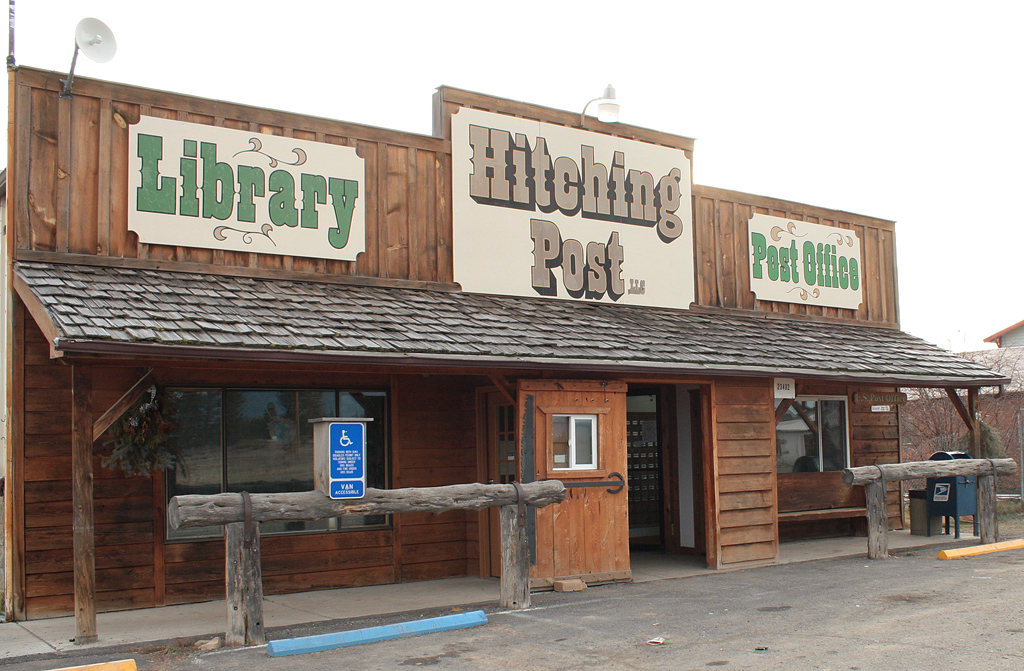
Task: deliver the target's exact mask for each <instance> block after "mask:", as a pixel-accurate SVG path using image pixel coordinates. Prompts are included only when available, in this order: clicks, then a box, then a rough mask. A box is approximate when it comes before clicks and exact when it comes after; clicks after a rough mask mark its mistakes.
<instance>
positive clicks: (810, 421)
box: [793, 403, 818, 435]
mask: <svg viewBox="0 0 1024 671" xmlns="http://www.w3.org/2000/svg"><path fill="white" fill-rule="evenodd" d="M793 409H794V410H796V414H798V415H800V419H802V420H804V424H806V425H807V428H808V429H810V430H811V433H813V434H814V435H818V423H817V422H815V421H814V418H813V417H811V416H810V415H808V414H807V411H806V410H804V407H803V406H802V405H800V404H799V403H794V404H793Z"/></svg>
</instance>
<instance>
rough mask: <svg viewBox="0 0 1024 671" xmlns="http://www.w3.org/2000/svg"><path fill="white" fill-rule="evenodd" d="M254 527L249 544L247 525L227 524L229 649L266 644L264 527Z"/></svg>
mask: <svg viewBox="0 0 1024 671" xmlns="http://www.w3.org/2000/svg"><path fill="white" fill-rule="evenodd" d="M252 525H253V531H252V534H253V538H252V542H251V544H250V546H249V547H246V544H245V523H244V522H232V523H231V524H228V525H226V534H225V536H224V554H225V559H224V561H225V572H224V579H225V583H226V585H225V586H226V588H227V606H228V630H227V633H226V634H225V636H224V643H225V645H228V646H240V645H263V644H264V643H266V642H267V637H266V634H265V632H264V630H263V571H262V569H261V567H260V525H259V524H257V523H256V522H253V523H252Z"/></svg>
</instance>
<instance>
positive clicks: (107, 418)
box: [92, 368, 155, 442]
mask: <svg viewBox="0 0 1024 671" xmlns="http://www.w3.org/2000/svg"><path fill="white" fill-rule="evenodd" d="M154 383H155V378H154V376H153V369H152V368H150V369H148V370H147V371H146V373H145V375H143V376H142V377H141V378H139V381H138V382H136V383H135V384H133V385H132V388H131V389H129V390H128V391H126V392H125V393H124V396H122V397H121V398H119V399H117V401H115V402H114V405H112V406H110V407H109V408H108V409H107V411H106V412H105V413H103V414H102V415H100V418H99V419H97V420H96V421H95V422H93V425H92V439H93V441H94V442H95V441H97V440H99V438H100V436H102V435H103V433H104V432H105V431H106V430H107V429H109V428H110V426H111V425H112V424H113V423H114V422H116V421H117V420H119V419H120V418H121V415H123V414H124V413H125V412H126V411H127V410H128V409H129V408H130V407H132V406H133V405H135V402H136V401H138V400H139V399H140V398H142V395H143V394H145V393H146V391H147V390H149V388H150V387H152V386H153V384H154Z"/></svg>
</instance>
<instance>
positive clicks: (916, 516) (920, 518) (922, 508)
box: [909, 489, 942, 536]
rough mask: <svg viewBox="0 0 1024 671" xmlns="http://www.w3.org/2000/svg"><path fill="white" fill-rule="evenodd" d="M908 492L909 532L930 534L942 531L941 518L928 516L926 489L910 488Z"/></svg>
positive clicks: (918, 534)
mask: <svg viewBox="0 0 1024 671" xmlns="http://www.w3.org/2000/svg"><path fill="white" fill-rule="evenodd" d="M909 494H910V533H911V534H912V535H914V536H931V535H934V534H940V533H942V518H941V517H932V518H931V519H929V518H928V490H926V489H911V490H910V492H909ZM929 526H930V527H931V528H930V529H929Z"/></svg>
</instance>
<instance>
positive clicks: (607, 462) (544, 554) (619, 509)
mask: <svg viewBox="0 0 1024 671" xmlns="http://www.w3.org/2000/svg"><path fill="white" fill-rule="evenodd" d="M519 413H520V415H519V418H520V420H519V421H520V422H521V426H522V439H521V441H520V459H521V461H522V469H523V476H524V477H523V479H524V480H526V479H527V477H526V476H527V474H528V473H532V474H533V478H531V479H536V480H540V479H557V480H561V481H562V482H564V483H565V484H566V486H567V488H568V495H567V497H566V500H565V501H564V502H562V503H560V504H557V505H552V506H547V507H546V508H541V509H539V510H537V512H536V525H535V528H536V536H535V549H536V564H535V565H534V566H533V568H532V570H531V574H530V576H531V585H534V586H544V585H549V584H550V583H551V582H552V581H554V580H556V579H563V578H582V579H584V580H585V581H587V582H589V583H597V582H608V581H612V580H628V579H630V577H631V574H630V570H629V508H628V490H627V488H626V487H625V482H624V481H623V482H622V484H621V485H618V484H616V483H617V482H618V480H620V479H621V480H624V477H625V475H626V385H625V384H623V383H620V382H594V381H566V380H561V381H560V380H543V381H540V380H532V381H520V383H519ZM567 417H568V418H570V423H572V422H578V424H572V426H575V427H586V426H587V425H588V422H591V421H592V422H594V424H595V425H596V441H595V443H594V446H595V447H596V451H595V452H594V453H593V454H590V453H589V452H588V451H587V450H586V449H582V451H581V452H575V453H574V452H571V450H573V449H575V450H578V451H580V450H581V445H582V444H583V443H582V439H580V434H579V433H576V435H575V439H577V440H580V441H581V442H578V443H570V445H569V447H566V444H565V442H564V436H563V435H562V434H561V433H559V434H558V435H555V434H556V427H560V426H564V425H565V424H566V419H565V418H567ZM589 430H590V429H586V431H589ZM586 431H584V434H585V433H586ZM566 450H569V451H570V455H571V456H570V457H569V458H566ZM580 454H582V455H583V456H580ZM588 459H591V460H590V461H588ZM581 464H582V466H581Z"/></svg>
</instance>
